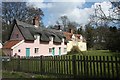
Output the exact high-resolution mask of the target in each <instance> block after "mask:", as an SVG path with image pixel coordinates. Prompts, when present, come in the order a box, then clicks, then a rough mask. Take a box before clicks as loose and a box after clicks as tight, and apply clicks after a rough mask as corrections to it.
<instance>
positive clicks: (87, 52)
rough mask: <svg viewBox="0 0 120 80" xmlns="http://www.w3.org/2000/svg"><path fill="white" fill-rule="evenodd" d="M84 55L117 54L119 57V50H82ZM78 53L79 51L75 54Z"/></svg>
mask: <svg viewBox="0 0 120 80" xmlns="http://www.w3.org/2000/svg"><path fill="white" fill-rule="evenodd" d="M82 53H83V55H84V56H117V57H120V52H119V53H116V52H110V51H109V50H88V51H83V52H82ZM75 55H80V53H78V54H75Z"/></svg>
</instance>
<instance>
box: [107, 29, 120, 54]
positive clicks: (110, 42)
mask: <svg viewBox="0 0 120 80" xmlns="http://www.w3.org/2000/svg"><path fill="white" fill-rule="evenodd" d="M107 48H108V49H109V50H111V51H113V52H120V30H119V29H117V28H116V27H110V28H109V33H108V37H107Z"/></svg>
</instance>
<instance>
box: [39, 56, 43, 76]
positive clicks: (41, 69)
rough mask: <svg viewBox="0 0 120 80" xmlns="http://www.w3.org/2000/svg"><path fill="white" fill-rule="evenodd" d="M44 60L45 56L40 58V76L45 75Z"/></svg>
mask: <svg viewBox="0 0 120 80" xmlns="http://www.w3.org/2000/svg"><path fill="white" fill-rule="evenodd" d="M42 59H43V56H40V74H41V75H42V74H43V68H42V67H43V66H42V63H43V62H42Z"/></svg>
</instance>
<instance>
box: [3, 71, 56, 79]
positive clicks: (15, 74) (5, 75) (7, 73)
mask: <svg viewBox="0 0 120 80" xmlns="http://www.w3.org/2000/svg"><path fill="white" fill-rule="evenodd" d="M2 78H57V77H55V76H47V75H39V74H31V73H25V72H14V71H2Z"/></svg>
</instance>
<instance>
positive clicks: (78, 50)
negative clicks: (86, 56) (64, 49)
mask: <svg viewBox="0 0 120 80" xmlns="http://www.w3.org/2000/svg"><path fill="white" fill-rule="evenodd" d="M79 53H80V54H82V52H81V50H80V49H79V48H78V46H73V47H72V49H71V51H70V52H68V53H67V54H79ZM82 55H83V54H82Z"/></svg>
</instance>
